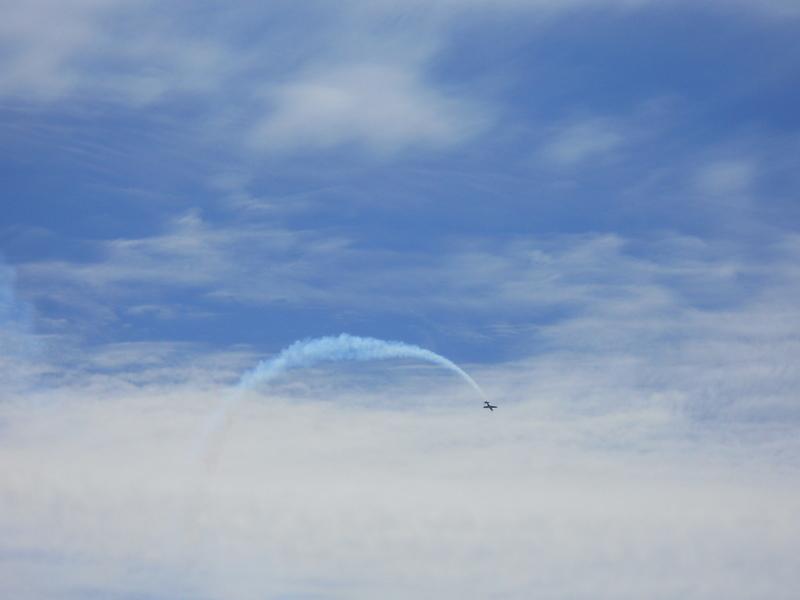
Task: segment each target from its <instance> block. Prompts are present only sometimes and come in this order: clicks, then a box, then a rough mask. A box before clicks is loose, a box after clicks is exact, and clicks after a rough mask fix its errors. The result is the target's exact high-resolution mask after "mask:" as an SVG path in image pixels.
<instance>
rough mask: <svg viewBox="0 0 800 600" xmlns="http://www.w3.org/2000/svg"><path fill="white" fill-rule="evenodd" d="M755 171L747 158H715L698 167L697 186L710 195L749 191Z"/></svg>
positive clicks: (736, 193)
mask: <svg viewBox="0 0 800 600" xmlns="http://www.w3.org/2000/svg"><path fill="white" fill-rule="evenodd" d="M756 173H757V168H756V165H755V164H753V161H751V160H747V159H728V160H717V161H713V162H711V163H709V164H706V165H703V166H702V167H701V168H700V169H698V173H697V179H696V182H697V187H698V189H699V190H700V191H702V192H705V193H707V194H710V195H712V196H723V195H741V194H745V193H747V192H749V191H750V189H751V186H752V184H753V181H754V179H755V176H756Z"/></svg>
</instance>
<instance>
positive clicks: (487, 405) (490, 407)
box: [483, 400, 497, 412]
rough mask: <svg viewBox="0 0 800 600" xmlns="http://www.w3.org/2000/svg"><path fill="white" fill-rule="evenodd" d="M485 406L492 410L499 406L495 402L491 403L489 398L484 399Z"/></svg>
mask: <svg viewBox="0 0 800 600" xmlns="http://www.w3.org/2000/svg"><path fill="white" fill-rule="evenodd" d="M483 408H488V409H489V411H490V412H494V409H495V408H497V407H496V406H495V405H494V404H489V401H488V400H484V402H483Z"/></svg>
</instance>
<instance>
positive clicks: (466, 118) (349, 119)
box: [252, 63, 483, 153]
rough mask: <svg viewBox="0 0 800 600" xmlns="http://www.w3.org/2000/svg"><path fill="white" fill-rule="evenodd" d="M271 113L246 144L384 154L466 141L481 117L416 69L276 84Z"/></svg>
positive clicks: (336, 71)
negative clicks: (357, 148) (353, 147)
mask: <svg viewBox="0 0 800 600" xmlns="http://www.w3.org/2000/svg"><path fill="white" fill-rule="evenodd" d="M270 95H271V96H272V100H273V105H274V107H273V110H271V111H270V114H269V115H268V116H267V117H265V118H264V119H263V120H262V122H261V123H260V124H258V125H256V127H255V129H254V131H253V136H252V141H253V143H254V144H255V145H256V146H258V147H262V148H267V149H270V150H297V149H307V148H312V149H313V148H330V147H333V146H340V145H346V144H359V145H362V144H363V145H365V146H367V148H369V149H370V150H373V151H376V152H378V153H386V152H390V151H392V150H396V149H403V148H407V147H410V146H416V145H420V144H421V145H426V146H433V147H436V146H447V145H451V144H454V143H456V142H460V141H462V140H463V139H465V138H467V137H470V136H471V135H473V134H474V133H475V132H476V131H478V130H479V129H480V128H481V126H482V120H483V116H482V114H481V112H480V111H478V110H476V109H472V108H471V107H470V106H469V105H468V103H466V102H464V101H463V100H460V99H458V98H457V97H455V96H447V95H445V94H443V93H442V92H440V91H437V90H435V89H434V88H433V87H431V86H430V85H429V84H426V83H425V82H423V80H422V77H421V70H420V68H419V66H417V65H406V64H379V63H375V64H363V65H346V66H344V67H331V68H328V69H324V70H321V71H319V72H317V73H312V74H309V75H302V76H300V77H299V78H298V79H296V80H293V81H291V82H289V83H286V84H283V85H280V86H277V87H276V88H275V89H274V91H273V92H272V93H271V94H270Z"/></svg>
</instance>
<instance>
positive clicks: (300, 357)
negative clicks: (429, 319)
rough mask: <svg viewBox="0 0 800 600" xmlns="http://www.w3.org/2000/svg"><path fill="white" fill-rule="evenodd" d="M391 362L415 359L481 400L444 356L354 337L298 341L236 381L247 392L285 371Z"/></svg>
mask: <svg viewBox="0 0 800 600" xmlns="http://www.w3.org/2000/svg"><path fill="white" fill-rule="evenodd" d="M391 358H417V359H420V360H424V361H426V362H431V363H434V364H437V365H440V366H442V367H445V368H446V369H449V370H451V371H453V372H454V373H456V374H457V375H458V376H459V377H461V379H463V380H464V381H465V382H467V384H468V385H469V386H470V387H472V389H474V390H475V391H476V392H478V394H480V395H481V397H484V393H483V390H481V388H480V387H479V386H478V384H477V383H475V380H473V379H472V377H470V376H469V375H467V373H465V372H464V370H463V369H461V368H460V367H459V366H458V365H456V364H455V363H454V362H452V361H450V360H448V359H446V358H445V357H444V356H441V355H439V354H436V353H435V352H431V351H430V350H425V348H420V347H419V346H414V345H412V344H406V343H403V342H392V341H385V340H379V339H376V338H364V337H356V336H354V335H348V334H346V333H343V334H341V335H339V336H336V337H322V338H316V339H312V340H301V341H299V342H295V343H294V344H292V345H291V346H289V347H288V348H285V349H284V350H283V351H282V352H281V353H280V354H278V356H276V357H275V358H271V359H269V360H265V361H263V362H261V363H260V364H258V366H256V368H255V369H253V370H252V371H250V372H248V373H245V374H244V375H243V376H242V378H241V380H240V381H239V385H238V387H239V388H240V389H250V388H253V387H256V386H257V385H260V384H265V383H269V382H270V381H272V380H273V379H275V378H276V377H278V376H279V375H281V374H283V373H285V372H286V371H288V370H289V369H295V368H302V367H311V366H313V365H315V364H318V363H321V362H339V361H368V360H385V359H391Z"/></svg>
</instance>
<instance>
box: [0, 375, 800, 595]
mask: <svg viewBox="0 0 800 600" xmlns="http://www.w3.org/2000/svg"><path fill="white" fill-rule="evenodd" d="M527 366H530V365H527ZM385 368H386V369H391V365H389V366H386V367H385ZM525 368H526V365H521V364H520V365H518V366H517V367H515V368H514V369H513V370H514V371H515V372H516V373H517V374H518V375H519V374H523V372H524V370H525ZM508 374H509V371H508V370H507V371H506V372H505V373H504V374H498V375H500V376H501V377H502V378H503V379H506V376H507V375H508ZM587 374H588V373H586V372H584V367H583V366H581V365H576V368H575V369H573V370H572V371H571V372H568V373H562V374H561V375H560V378H561V379H567V380H572V378H574V377H578V378H579V377H581V376H583V375H587ZM484 375H485V377H486V378H487V379H492V378H493V376H492V375H491V374H490V373H485V374H484ZM323 376H324V375H323ZM531 383H533V382H532V381H531V380H528V383H527V387H526V388H525V389H518V390H517V392H518V394H517V396H516V398H515V400H514V401H506V402H503V403H501V408H500V410H498V411H496V412H495V413H493V414H483V413H482V412H481V411H480V408H479V404H480V403H479V402H477V401H475V402H469V401H468V400H465V398H464V395H463V393H462V391H461V390H460V389H457V390H452V389H451V388H448V387H445V388H442V387H440V386H438V385H436V384H433V385H431V381H430V380H427V381H426V377H423V378H422V379H421V380H420V381H419V387H418V388H417V387H416V385H411V386H410V387H406V386H404V385H402V384H401V385H400V386H399V387H396V386H395V387H393V388H392V389H391V390H387V389H386V387H385V386H382V387H383V389H376V388H374V387H373V388H370V389H368V390H365V391H362V392H361V393H360V394H357V395H354V393H353V392H352V391H348V388H347V386H345V387H343V388H339V389H336V388H333V389H331V388H327V393H326V394H325V395H324V397H323V396H317V397H316V399H315V397H314V395H313V392H312V395H311V396H306V397H305V399H299V398H294V399H289V398H285V397H280V396H275V395H274V394H269V393H267V394H266V395H263V396H254V397H252V398H249V399H248V400H247V401H246V402H245V403H244V404H243V405H241V407H240V412H239V413H238V415H236V417H235V419H234V422H233V424H232V426H231V428H230V430H229V431H228V433H227V436H226V438H225V440H224V444H223V451H222V455H221V457H220V460H219V462H218V464H217V465H216V468H215V469H214V470H213V471H211V472H208V471H206V470H205V469H204V468H203V466H202V464H198V462H197V458H196V456H195V455H193V454H192V449H193V448H194V447H195V446H196V444H195V442H196V436H197V434H198V431H199V430H201V429H202V427H201V426H202V422H203V419H204V415H205V414H206V413H207V412H208V411H210V410H212V409H213V407H214V406H215V405H216V404H217V403H218V402H219V401H220V395H221V394H220V392H221V390H219V389H212V390H210V391H202V390H199V389H196V388H195V387H194V384H193V383H192V382H189V383H188V384H184V385H175V386H172V385H171V386H165V387H161V388H160V389H159V388H152V387H151V388H149V389H148V390H147V391H146V392H142V391H140V392H135V391H134V392H127V393H120V392H119V391H117V392H110V391H108V390H107V391H106V392H105V393H104V394H103V395H102V396H101V395H98V390H96V389H93V390H88V391H87V390H81V389H80V388H77V389H74V390H72V391H69V392H68V391H56V390H51V391H48V392H44V393H43V394H42V393H40V394H36V395H32V396H30V397H29V399H28V400H27V401H26V402H25V403H5V404H3V405H2V406H0V419H2V422H3V423H4V424H5V425H4V435H3V438H2V441H1V442H0V443H2V450H3V451H2V452H1V453H0V473H2V477H0V528H2V529H3V531H4V536H3V541H2V556H3V559H2V561H0V570H1V572H2V581H3V589H4V591H5V592H8V593H13V594H14V595H15V597H18V598H21V599H22V600H25V599H26V598H41V597H55V596H59V595H68V596H69V595H72V596H76V597H79V598H80V597H84V596H88V597H91V596H92V594H94V595H95V596H96V595H103V596H113V594H114V593H122V592H123V591H124V592H125V593H137V594H142V595H152V596H154V597H161V596H162V595H163V596H166V597H170V596H174V595H175V594H176V593H177V594H178V595H180V596H181V597H188V598H191V597H199V598H203V597H225V598H241V599H249V598H264V597H267V598H278V597H285V596H286V595H291V594H297V595H304V594H305V595H315V596H317V597H321V598H374V597H376V596H380V597H387V598H406V597H409V596H414V597H425V596H433V595H435V596H436V597H439V598H464V597H491V595H493V594H497V595H505V596H510V597H519V598H523V597H531V596H534V595H536V594H543V593H545V592H546V594H547V596H548V597H551V598H641V597H649V598H670V597H674V596H675V595H677V594H681V593H683V594H685V593H687V590H690V591H691V597H694V598H699V599H702V598H709V599H711V598H719V597H721V596H725V597H729V598H752V597H756V596H760V595H762V594H763V595H766V596H768V597H771V598H787V599H788V598H791V597H792V596H793V595H795V594H796V592H797V590H798V586H799V585H800V580H798V575H797V573H798V571H797V569H796V568H795V567H796V558H795V557H796V556H797V554H798V550H800V548H798V544H799V543H800V537H798V536H799V535H800V520H798V517H797V514H796V510H795V507H796V505H797V501H798V499H800V498H798V495H800V489H798V487H797V485H796V484H795V483H794V482H795V481H796V477H794V476H793V475H792V474H794V473H795V470H796V469H797V465H796V464H788V465H787V464H783V463H782V462H781V461H780V460H778V459H777V458H776V457H779V456H780V454H781V452H793V448H794V447H795V446H796V442H795V441H794V436H793V435H791V434H790V433H789V432H785V434H784V436H783V437H780V436H773V438H772V446H768V445H764V444H759V443H755V442H753V441H751V440H750V438H749V437H748V436H743V437H742V438H741V439H740V440H738V441H737V442H736V443H730V442H728V441H726V440H725V438H724V437H721V436H718V435H714V434H713V433H711V432H705V433H702V434H699V432H696V431H692V430H691V429H690V428H688V427H687V425H686V423H684V422H683V421H682V420H681V419H680V418H676V416H675V415H674V414H671V413H670V411H668V410H667V411H665V410H663V409H657V408H643V409H639V410H627V411H625V410H623V411H616V412H614V413H613V414H610V415H609V414H606V415H605V416H592V415H591V414H589V413H587V412H585V411H583V410H581V409H578V410H575V404H574V402H573V401H571V399H570V398H569V396H566V395H564V390H561V391H559V390H557V389H548V390H547V391H545V390H543V389H542V388H541V387H539V386H538V384H536V383H533V385H531ZM419 392H422V394H423V400H422V403H421V404H420V403H417V404H415V405H414V406H415V408H414V410H403V409H402V408H399V407H402V405H403V404H405V403H406V402H408V401H409V400H411V399H413V398H415V397H416V395H417V394H418V393H419ZM630 392H631V390H630V388H628V387H627V386H626V383H625V382H624V381H621V382H618V383H617V385H616V386H614V387H613V388H609V389H606V390H601V393H602V395H603V396H604V398H605V399H606V400H607V401H608V402H609V403H610V404H611V405H614V406H617V407H618V406H619V405H618V403H617V400H616V395H618V394H621V395H623V396H624V395H626V394H628V393H630ZM36 400H38V402H36ZM42 400H46V401H45V402H42ZM31 401H34V403H33V404H32V403H31ZM559 405H561V408H558V406H559ZM387 406H395V407H397V408H394V409H391V408H389V409H387V408H386V407H387ZM787 469H789V471H787ZM787 473H788V474H789V476H787ZM741 564H758V565H759V568H758V569H757V570H751V569H742V568H741V567H740V566H739V565H741ZM475 565H480V568H479V569H476V568H475ZM143 573H147V576H144V575H142V574H143ZM176 589H177V590H178V592H176V591H175V590H176Z"/></svg>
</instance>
